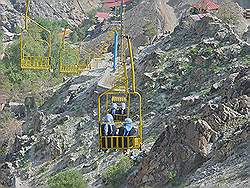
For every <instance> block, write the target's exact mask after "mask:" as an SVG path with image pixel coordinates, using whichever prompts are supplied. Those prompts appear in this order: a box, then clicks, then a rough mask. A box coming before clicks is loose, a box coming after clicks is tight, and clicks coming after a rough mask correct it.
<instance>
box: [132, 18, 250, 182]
mask: <svg viewBox="0 0 250 188" xmlns="http://www.w3.org/2000/svg"><path fill="white" fill-rule="evenodd" d="M205 20H206V21H205ZM202 22H206V25H205V28H204V30H203V31H202V32H198V33H197V31H196V30H195V28H196V27H198V25H194V26H188V21H187V20H184V21H183V22H181V23H180V25H179V26H177V28H176V29H175V32H174V33H173V34H171V35H170V37H168V36H166V37H165V38H164V39H162V40H161V41H159V43H157V44H156V45H154V46H150V47H149V49H147V48H146V49H144V50H143V51H142V54H140V57H139V62H140V65H139V67H140V68H139V69H140V71H141V72H142V73H143V74H141V75H140V78H139V80H140V81H139V83H138V85H139V86H140V87H142V88H143V91H144V92H145V93H147V95H146V96H145V98H144V99H145V100H146V101H147V102H148V104H149V105H150V107H149V108H148V109H147V110H152V111H156V114H157V117H161V118H158V121H157V120H155V121H152V122H154V129H157V127H159V126H162V125H163V122H164V126H165V127H166V128H165V130H164V131H163V132H162V133H161V135H160V136H159V138H158V139H157V141H156V142H155V144H154V145H153V147H152V148H151V150H150V152H149V153H148V155H147V156H146V157H145V158H144V159H143V160H142V162H141V163H140V165H139V167H138V169H137V170H136V171H135V172H134V173H133V174H132V175H131V176H130V177H129V178H128V180H127V181H128V182H129V183H128V186H129V187H141V186H152V187H160V186H167V187H168V186H173V185H176V184H177V185H180V184H183V182H184V185H186V186H190V187H195V186H201V187H202V186H203V187H206V186H209V185H210V186H212V185H213V186H214V185H222V184H221V182H220V179H219V178H222V177H221V176H223V175H225V176H226V177H227V178H228V181H224V182H222V183H223V186H227V185H231V183H232V182H233V178H234V172H233V170H231V169H233V168H234V165H237V166H241V167H242V168H243V169H244V170H245V169H247V164H246V163H245V162H244V158H246V156H247V154H246V152H245V151H244V149H242V148H245V147H246V145H247V139H248V138H247V137H248V136H246V135H247V134H248V133H247V132H249V107H250V106H249V105H250V104H249V99H250V97H249V94H250V93H249V89H248V88H249V84H248V82H249V73H250V69H249V66H247V63H249V59H245V58H246V57H245V56H244V55H242V53H241V52H242V50H243V51H244V49H249V44H247V43H245V42H243V41H241V40H240V39H239V38H238V37H237V35H236V34H235V33H234V32H233V30H232V29H231V28H230V27H229V26H228V25H226V24H224V23H223V22H221V21H220V20H218V19H217V18H215V17H207V18H206V19H204V20H202ZM196 24H198V23H196ZM219 35H220V36H221V37H218V36H219ZM164 41H165V42H164ZM186 45H187V46H186ZM220 45H221V47H219V46H220ZM190 46H192V47H191V48H190ZM229 48H231V49H230V51H231V52H232V53H230V52H227V50H229ZM208 49H209V50H208ZM220 50H222V51H220ZM150 51H151V52H150ZM233 51H234V52H233ZM144 53H145V55H143V54H144ZM146 53H147V54H146ZM198 57H202V58H201V59H202V60H199V62H198V63H197V58H198ZM219 67H220V68H219ZM147 110H146V111H147ZM151 130H152V131H153V129H151ZM148 134H150V133H148ZM236 140H237V141H236ZM230 141H232V142H230ZM235 142H237V144H235ZM231 155H233V156H231ZM230 156H231V157H230ZM236 156H242V158H240V159H239V160H237V159H236V158H237V157H236ZM230 158H231V159H232V160H233V161H234V164H231V163H230ZM218 163H221V164H218ZM211 166H213V168H214V171H213V169H212V168H211ZM223 167H225V169H226V170H228V174H227V173H226V172H221V173H219V170H222V168H223ZM223 170H224V169H223ZM235 170H236V174H237V175H236V179H235V181H234V182H233V184H234V185H236V184H237V186H242V187H244V186H246V185H247V179H246V177H244V176H243V175H241V174H240V169H239V167H235ZM215 171H216V172H217V174H220V177H216V176H214V175H213V172H215ZM209 178H213V180H209ZM241 178H242V179H243V181H242V182H241Z"/></svg>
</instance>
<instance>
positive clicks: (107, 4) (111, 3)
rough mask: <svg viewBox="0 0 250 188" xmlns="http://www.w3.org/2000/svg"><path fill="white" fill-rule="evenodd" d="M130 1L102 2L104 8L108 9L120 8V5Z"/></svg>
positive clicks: (105, 0) (108, 0)
mask: <svg viewBox="0 0 250 188" xmlns="http://www.w3.org/2000/svg"><path fill="white" fill-rule="evenodd" d="M130 1H132V0H103V4H104V6H106V7H108V8H114V7H115V6H120V5H121V4H122V3H123V4H127V3H128V2H130Z"/></svg>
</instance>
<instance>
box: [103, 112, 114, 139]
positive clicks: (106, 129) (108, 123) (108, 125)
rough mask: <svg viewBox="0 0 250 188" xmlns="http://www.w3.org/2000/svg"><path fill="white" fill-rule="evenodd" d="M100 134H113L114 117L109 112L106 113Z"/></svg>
mask: <svg viewBox="0 0 250 188" xmlns="http://www.w3.org/2000/svg"><path fill="white" fill-rule="evenodd" d="M102 127H103V130H102V135H103V136H115V135H116V127H115V124H114V118H113V116H112V115H111V114H107V115H106V117H105V124H103V125H102Z"/></svg>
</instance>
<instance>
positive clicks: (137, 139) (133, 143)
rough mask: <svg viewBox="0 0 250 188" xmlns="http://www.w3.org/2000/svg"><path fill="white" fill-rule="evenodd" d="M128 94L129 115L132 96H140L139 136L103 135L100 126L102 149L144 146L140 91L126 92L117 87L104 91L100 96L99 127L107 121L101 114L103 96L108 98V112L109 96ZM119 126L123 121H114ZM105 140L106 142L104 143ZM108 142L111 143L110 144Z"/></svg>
mask: <svg viewBox="0 0 250 188" xmlns="http://www.w3.org/2000/svg"><path fill="white" fill-rule="evenodd" d="M121 94H123V95H127V96H128V101H127V102H128V109H127V110H128V116H129V114H130V110H131V96H133V95H134V96H138V97H139V124H137V127H138V135H137V136H102V132H101V128H99V148H100V149H102V150H105V149H120V150H127V149H141V146H142V127H143V122H142V97H141V95H140V94H139V93H138V92H126V91H125V90H124V91H118V90H117V88H116V87H114V88H112V89H110V90H107V91H105V92H104V93H102V94H100V95H99V96H98V125H99V127H100V126H101V125H102V124H103V123H105V122H103V121H102V116H101V101H102V100H101V99H102V98H103V97H105V98H106V104H105V106H106V113H108V98H109V97H108V96H109V95H111V96H112V97H113V95H121ZM114 123H115V125H116V126H117V127H119V126H121V125H122V123H123V122H119V121H116V122H114ZM103 141H104V142H105V144H103ZM118 141H119V142H120V143H121V144H120V145H119V144H117V143H118ZM126 142H127V143H126ZM108 143H110V144H109V145H108ZM115 143H116V144H115Z"/></svg>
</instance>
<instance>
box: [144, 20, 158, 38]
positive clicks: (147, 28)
mask: <svg viewBox="0 0 250 188" xmlns="http://www.w3.org/2000/svg"><path fill="white" fill-rule="evenodd" d="M143 30H144V34H145V35H146V36H148V37H153V36H155V35H157V29H156V27H155V25H154V24H153V23H152V22H150V21H147V22H146V24H145V25H144V27H143Z"/></svg>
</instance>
